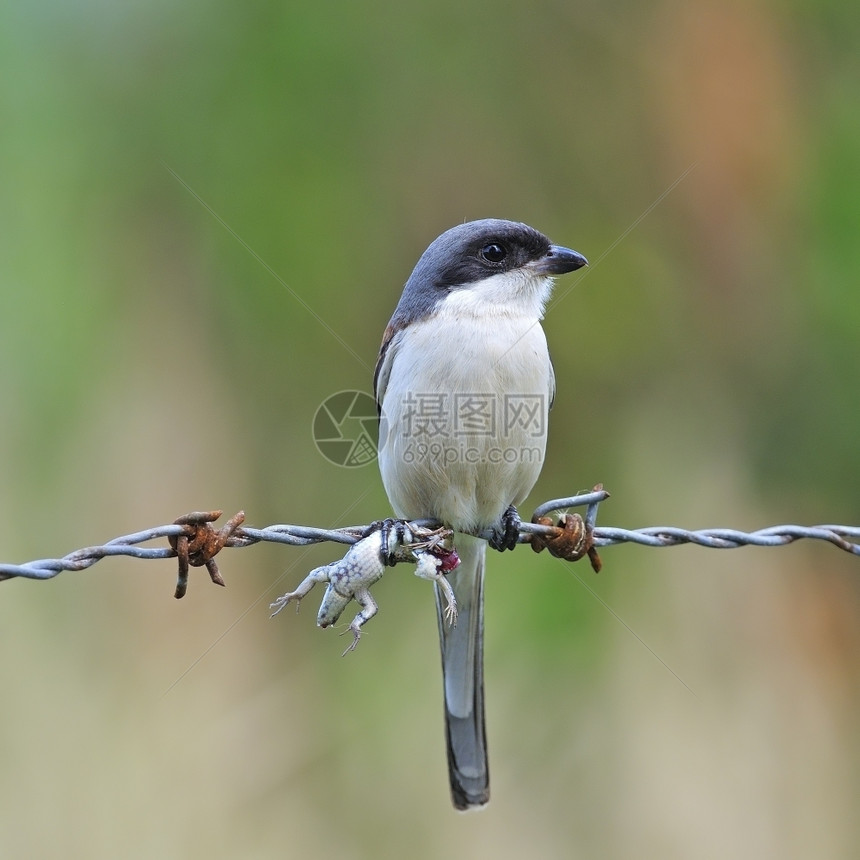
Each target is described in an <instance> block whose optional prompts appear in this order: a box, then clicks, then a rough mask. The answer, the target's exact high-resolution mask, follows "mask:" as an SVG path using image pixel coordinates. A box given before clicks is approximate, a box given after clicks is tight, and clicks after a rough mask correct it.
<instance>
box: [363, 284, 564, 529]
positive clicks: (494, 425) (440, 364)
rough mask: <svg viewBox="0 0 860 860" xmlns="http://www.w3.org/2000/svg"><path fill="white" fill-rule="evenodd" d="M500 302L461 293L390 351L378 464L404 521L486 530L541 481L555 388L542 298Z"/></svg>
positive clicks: (415, 325) (414, 326) (409, 330)
mask: <svg viewBox="0 0 860 860" xmlns="http://www.w3.org/2000/svg"><path fill="white" fill-rule="evenodd" d="M484 283H487V282H484ZM481 286H483V285H479V288H480V287H481ZM497 287H498V285H497ZM494 295H495V301H494V302H488V301H487V297H486V296H481V294H480V289H468V290H461V291H455V292H454V293H452V294H451V295H449V296H448V298H446V299H445V301H444V302H443V303H442V304H441V305H440V308H439V312H438V313H436V314H435V315H434V316H433V317H432V318H431V319H429V320H425V321H422V322H418V323H413V324H412V325H410V326H409V327H408V328H407V329H405V330H404V331H403V332H401V333H400V334H398V335H397V336H396V342H393V343H392V345H391V348H390V349H389V355H388V356H386V361H387V362H389V366H388V368H387V369H386V370H387V383H386V387H385V391H384V393H383V404H382V409H383V416H382V427H381V431H380V452H379V460H380V470H381V472H382V479H383V483H384V484H385V489H386V491H387V493H388V496H389V498H390V499H391V502H392V504H393V506H394V508H395V510H396V512H397V514H398V516H403V517H408V518H417V517H435V518H438V519H441V520H443V521H445V522H447V523H449V524H450V525H452V526H454V527H455V528H459V529H475V528H485V527H487V526H491V525H495V524H496V523H497V522H498V521H499V519H500V517H501V515H502V514H503V513H504V511H505V510H506V508H507V507H508V506H509V505H511V504H518V503H519V502H521V501H522V500H523V499H524V498H525V496H526V495H527V494H528V492H529V491H530V490H531V488H532V486H533V485H534V482H535V481H536V480H537V477H538V475H539V473H540V469H541V466H542V464H543V458H544V451H545V448H546V430H547V427H546V425H547V413H548V410H549V403H550V399H551V396H552V390H553V377H552V365H551V364H550V360H549V354H548V352H547V346H546V338H545V336H544V333H543V329H542V328H541V326H540V322H539V319H540V307H541V306H542V303H543V299H544V298H545V295H543V296H540V297H539V298H537V297H536V301H535V302H533V303H531V305H529V306H528V307H524V305H526V303H525V302H523V300H522V299H523V296H522V293H520V295H519V296H518V297H517V299H518V300H517V301H516V302H515V303H506V302H499V301H498V299H499V295H498V289H497V288H496V290H495V294H494ZM512 304H513V305H514V306H513V307H512V306H511V305H512ZM523 311H525V312H523Z"/></svg>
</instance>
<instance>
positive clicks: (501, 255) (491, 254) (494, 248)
mask: <svg viewBox="0 0 860 860" xmlns="http://www.w3.org/2000/svg"><path fill="white" fill-rule="evenodd" d="M481 256H482V257H483V258H484V259H485V260H486V261H487V262H488V263H501V262H502V260H504V259H505V257H507V256H508V252H507V249H506V248H505V246H504V245H499V244H497V243H496V242H492V243H490V244H489V245H484V247H483V248H481Z"/></svg>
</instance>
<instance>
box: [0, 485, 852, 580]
mask: <svg viewBox="0 0 860 860" xmlns="http://www.w3.org/2000/svg"><path fill="white" fill-rule="evenodd" d="M607 498H609V493H607V492H606V490H604V489H603V488H602V487H601V486H600V485H598V486H596V487H595V488H594V489H593V490H592V491H591V492H589V493H583V494H580V495H577V496H571V497H570V498H564V499H553V500H551V501H548V502H545V503H544V504H542V505H540V506H539V507H538V508H537V509H536V510H535V512H534V515H533V517H532V521H531V522H520V523H519V526H518V527H519V537H518V539H517V542H518V543H528V544H531V547H532V549H533V550H534V551H535V552H540V551H541V550H544V549H546V550H547V551H548V552H550V553H551V554H552V555H554V556H556V557H557V558H561V559H566V560H568V561H577V560H579V559H581V558H584V557H585V556H588V558H589V560H590V562H591V566H592V568H593V569H594V570H595V571H598V570H600V557H599V556H598V554H597V550H598V549H602V548H603V547H606V546H613V545H615V544H620V543H635V544H639V545H641V546H649V547H668V546H678V545H680V544H689V543H691V544H696V545H697V546H702V547H708V548H710V549H737V548H738V547H742V546H760V547H765V546H768V547H771V546H785V545H786V544H790V543H793V542H794V541H796V540H801V539H803V538H807V539H812V540H817V541H825V542H828V543H830V544H832V545H833V546H835V547H838V548H839V549H841V550H844V551H845V552H848V553H851V554H852V555H856V556H860V526H844V525H820V526H798V525H781V526H771V527H770V528H765V529H759V530H758V531H754V532H742V531H738V530H736V529H727V528H712V529H699V530H697V531H689V530H687V529H681V528H677V527H675V526H649V527H647V528H639V529H622V528H615V527H613V526H598V525H597V524H596V520H597V508H598V505H599V504H600V503H601V502H602V501H604V500H605V499H607ZM582 507H584V508H585V509H586V510H585V516H581V515H579V514H575V513H568V509H570V508H582ZM220 516H221V511H203V512H200V511H197V512H193V513H190V514H185V516H182V517H179V519H177V520H176V521H175V522H174V523H172V524H170V525H164V526H156V527H155V528H151V529H147V530H145V531H141V532H136V533H134V534H130V535H125V536H124V537H118V538H114V539H113V540H111V541H108V542H107V543H105V544H104V545H102V546H89V547H85V548H84V549H79V550H75V551H74V552H72V553H69V554H68V555H66V556H63V557H62V558H43V559H39V560H36V561H30V562H26V563H24V564H3V563H0V580H4V579H12V578H14V577H20V578H24V579H40V580H43V579H52V578H53V577H55V576H57V574H59V573H63V572H64V571H78V570H85V569H86V568H89V567H92V565H94V564H95V563H96V562H97V561H99V560H101V559H103V558H106V557H107V556H115V555H124V556H131V557H132V558H147V559H152V558H161V559H168V558H177V559H178V560H179V577H178V580H177V583H176V591H175V596H176V597H182V596H183V595H184V594H185V592H186V590H187V588H188V571H189V568H191V567H206V569H207V571H208V572H209V576H210V578H211V579H212V582H214V583H216V584H217V585H223V584H224V580H223V578H222V577H221V574H220V572H219V570H218V566H217V564H216V563H215V556H216V555H217V554H218V553H219V552H220V551H221V550H222V549H223V548H224V547H236V548H238V547H246V546H250V545H251V544H255V543H260V542H261V541H266V542H270V543H284V544H287V545H289V546H308V545H309V544H314V543H321V542H323V541H333V542H335V543H341V544H354V543H356V542H358V541H359V540H361V539H362V538H363V537H365V536H366V535H367V529H368V526H366V525H360V526H348V527H345V528H339V529H321V528H314V527H312V526H299V525H272V526H267V527H266V528H263V529H256V528H251V527H250V526H245V525H243V523H244V520H245V515H244V513H242V512H239V513H238V514H236V515H235V516H234V517H232V518H231V519H230V520H229V521H228V522H227V523H226V524H225V525H224V526H223V527H222V528H221V529H216V528H215V527H214V526H213V523H214V522H215V521H216V520H217V519H218V518H219V517H220ZM412 525H414V526H422V527H430V528H433V527H436V526H438V525H439V523H434V522H432V521H429V520H419V521H417V522H415V523H412ZM477 536H478V537H482V538H484V539H487V540H489V539H492V538H493V537H494V535H493V533H492V531H487V532H481V533H480V534H478V535H477ZM165 538H166V539H167V542H168V543H169V546H164V545H162V546H140V544H144V543H146V542H148V541H153V540H158V539H161V540H164V539H165Z"/></svg>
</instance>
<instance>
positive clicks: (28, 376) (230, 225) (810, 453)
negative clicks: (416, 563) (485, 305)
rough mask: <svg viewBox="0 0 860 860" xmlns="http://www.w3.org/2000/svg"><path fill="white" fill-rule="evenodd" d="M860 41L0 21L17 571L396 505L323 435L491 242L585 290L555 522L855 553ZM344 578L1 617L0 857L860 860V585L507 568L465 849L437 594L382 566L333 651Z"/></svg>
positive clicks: (699, 20) (616, 31)
mask: <svg viewBox="0 0 860 860" xmlns="http://www.w3.org/2000/svg"><path fill="white" fill-rule="evenodd" d="M858 40H860V16H858V14H857V8H856V4H855V3H852V2H847V0H824V2H821V0H815V2H811V0H795V2H788V3H782V4H777V3H766V2H752V3H749V2H740V0H738V2H728V3H717V2H694V3H679V2H671V0H665V2H649V3H634V2H629V0H628V2H624V0H622V2H619V3H613V4H605V3H599V2H596V0H583V2H579V3H561V2H549V0H539V2H531V3H507V2H505V3H497V4H489V3H479V2H475V0H457V2H456V3H455V2H448V0H440V2H434V3H403V2H390V1H389V2H385V0H379V2H369V3H348V2H343V0H322V2H316V3H300V2H296V3H279V4H272V3H263V2H256V0H251V2H247V3H243V4H238V3H226V2H203V0H200V2H194V0H183V2H178V3H172V2H166V0H160V2H158V0H156V2H149V3H143V2H128V3H123V4H109V3H105V2H95V0H90V2H74V3H60V2H53V3H52V2H31V3H27V4H25V3H20V2H19V3H14V2H13V3H12V4H5V5H4V6H3V7H2V11H0V299H2V308H0V403H2V413H0V559H2V560H3V561H7V562H21V561H26V560H29V559H34V558H42V557H50V556H56V555H62V554H64V553H66V552H69V551H71V550H73V549H76V548H78V547H81V546H86V545H90V544H95V543H101V542H103V541H105V540H107V539H109V538H112V537H115V536H117V535H122V534H127V533H129V532H132V531H136V530H139V529H142V528H144V527H148V526H152V525H158V524H161V523H164V522H168V521H171V520H173V519H174V518H175V517H176V516H178V515H180V514H182V513H185V512H186V511H189V510H194V509H208V508H216V507H217V508H223V509H224V510H225V511H226V512H227V513H228V514H231V513H233V512H234V511H236V510H238V509H240V508H242V509H244V510H245V511H246V512H247V516H248V522H249V523H250V524H253V525H256V526H262V525H267V524H269V523H273V522H288V523H305V524H314V525H343V524H350V523H358V522H368V521H370V520H372V519H375V518H378V517H381V516H384V515H386V514H387V513H388V511H389V509H388V506H387V502H386V499H385V496H384V494H383V491H382V488H381V483H380V481H379V478H378V475H377V471H376V467H375V466H374V465H371V466H368V467H366V468H363V469H354V470H346V469H342V468H338V467H336V466H334V465H332V464H330V463H328V462H327V461H326V460H324V459H323V458H322V457H321V456H320V455H319V454H318V453H317V452H316V450H315V448H314V444H313V440H312V438H311V432H310V427H311V422H312V419H313V415H314V412H315V410H316V408H317V406H318V405H319V404H320V403H321V402H322V401H323V400H324V399H325V398H326V397H327V396H328V395H330V394H332V393H334V392H337V391H340V390H343V389H357V390H369V389H370V386H371V375H372V368H373V363H374V361H375V358H376V350H377V347H378V344H379V339H380V337H381V333H382V330H383V328H384V326H385V323H386V322H387V320H388V317H389V315H390V313H391V311H392V309H393V307H394V304H395V302H396V300H397V298H398V296H399V293H400V289H401V286H402V284H403V282H404V281H405V279H406V277H407V276H408V274H409V272H410V270H411V267H412V265H413V264H414V262H415V261H416V260H417V258H418V256H419V254H420V253H421V252H422V251H423V250H424V248H425V247H426V245H427V244H428V243H429V242H430V241H431V240H432V239H433V238H434V237H435V236H436V235H437V234H438V233H440V232H441V231H442V230H444V229H446V228H447V227H449V226H451V225H453V224H455V223H458V222H461V221H463V220H468V219H472V218H480V217H487V216H493V217H504V218H513V219H517V220H523V221H526V222H528V223H531V224H533V225H534V226H536V227H538V228H540V229H542V230H543V231H544V232H546V233H547V234H548V235H549V236H550V237H551V238H552V239H553V240H554V241H556V242H559V243H562V244H567V245H570V246H571V247H574V248H576V249H577V250H579V251H581V252H582V253H584V254H585V255H586V256H588V257H589V259H590V260H591V262H592V265H591V267H590V268H589V269H588V270H586V271H585V272H584V273H578V274H576V275H572V276H567V277H565V278H563V279H561V280H560V281H559V284H558V286H557V288H556V293H555V296H556V298H555V301H554V302H553V305H552V307H551V309H550V311H549V313H548V316H547V320H546V329H547V336H548V339H549V342H550V348H551V351H552V353H553V358H554V361H555V368H556V375H557V378H558V397H557V400H556V406H555V409H554V412H553V415H552V419H551V427H550V449H549V462H548V464H547V466H546V468H545V470H544V474H543V476H542V478H541V480H540V481H539V483H538V485H537V487H536V489H535V493H534V494H533V497H532V499H531V500H530V503H531V502H533V503H537V502H539V501H542V500H545V499H548V498H552V497H556V496H560V495H568V494H571V493H573V492H576V491H578V490H583V489H587V488H590V487H591V486H592V485H593V484H595V483H596V482H598V481H602V482H603V483H604V484H605V485H606V487H607V488H608V489H609V490H610V491H611V492H612V499H611V500H610V501H609V502H607V503H606V504H605V505H604V506H603V507H602V510H601V522H602V523H603V524H605V525H620V526H630V527H634V526H642V525H679V526H686V527H691V528H692V527H705V526H720V525H721V526H731V527H738V528H745V529H748V528H757V527H761V526H765V525H771V524H776V523H783V522H800V523H808V524H811V523H820V522H841V523H849V524H851V523H854V524H857V523H858V522H860V505H858V489H860V488H858V474H860V448H858V444H857V432H858V427H860V412H858V388H860V361H858V357H860V349H858V327H859V326H860V295H858V290H857V287H858V275H860V205H859V204H858V200H860V104H858V96H857V92H858V91H857V81H858V79H860V59H858V58H860V54H858V51H857V46H858ZM691 168H692V169H691ZM176 177H179V178H180V179H177V178H176ZM682 177H683V178H682ZM679 179H680V181H678V180H679ZM180 180H181V181H180ZM189 189H191V191H190V190H189ZM670 189H671V190H670ZM192 191H193V193H192ZM667 191H668V192H669V193H666V192H667ZM201 201H202V202H201ZM237 237H240V239H241V241H240V240H239V239H238V238H237ZM243 243H245V244H243ZM245 245H247V247H246V246H245ZM248 248H250V249H252V250H253V253H251V252H249V250H248ZM272 272H274V273H276V274H277V277H274V276H273V274H272ZM309 309H310V310H309ZM320 319H321V320H322V321H324V324H322V323H321V322H320ZM332 332H334V333H336V336H333V334H332ZM526 508H527V510H530V508H529V507H528V506H526ZM336 555H337V552H336V550H335V549H334V548H333V547H331V546H324V547H318V548H314V549H312V550H299V549H289V548H285V547H273V546H258V547H254V548H250V549H245V550H242V551H241V552H239V551H230V552H227V553H226V554H225V555H223V556H222V557H221V568H222V571H223V573H224V575H225V577H226V579H227V583H228V587H227V588H226V589H217V588H213V587H212V586H211V585H210V584H209V583H208V579H207V578H206V575H205V572H202V571H195V572H194V576H193V578H192V582H191V586H190V589H189V594H188V597H187V598H186V599H185V600H183V601H174V600H173V598H172V591H173V586H174V578H175V565H174V564H173V563H171V562H166V561H165V562H141V561H133V560H129V559H116V560H109V561H105V562H102V563H101V564H99V565H98V566H97V567H95V568H94V569H92V570H91V571H88V572H85V573H79V574H68V575H65V576H61V577H60V578H58V579H56V580H53V581H51V582H49V583H34V582H26V581H11V582H5V583H2V584H0V652H2V654H3V659H2V661H0V666H2V668H0V691H2V692H0V696H2V700H0V856H3V857H10V858H11V857H33V856H46V857H47V856H50V857H74V858H78V857H81V858H83V857H86V858H114V857H117V856H123V857H134V858H137V857H141V858H143V857H155V856H157V857H164V858H197V857H207V858H212V857H218V858H220V857H224V858H226V857H261V858H262V857H275V856H288V857H292V856H297V857H298V856H302V857H331V856H338V857H392V858H394V857H398V858H399V857H404V856H409V857H416V858H421V857H439V856H442V855H443V854H444V855H445V856H450V857H477V856H494V857H500V858H503V857H522V856H533V857H630V856H636V857H645V858H690V857H695V858H718V857H719V858H723V857H729V856H731V857H735V858H808V857H812V856H815V857H817V858H843V857H845V858H847V857H853V856H856V853H855V852H856V845H857V842H858V837H860V832H858V830H860V828H858V825H857V823H856V801H857V799H858V792H860V759H858V752H860V750H859V749H858V727H857V718H856V714H857V708H858V693H860V689H858V679H860V590H858V582H860V560H858V559H856V558H851V557H849V556H847V555H843V554H841V553H840V552H839V551H838V550H836V549H834V548H832V547H829V546H826V545H821V546H814V545H802V544H796V545H794V546H792V547H789V548H782V549H770V550H763V549H744V550H737V551H734V552H715V551H709V550H705V549H698V548H691V547H688V548H678V549H672V550H660V551H655V550H648V549H643V548H636V547H620V548H614V549H607V550H606V551H605V552H604V553H603V559H604V572H603V573H601V575H600V576H599V577H595V576H594V575H593V574H592V573H591V572H590V570H588V568H587V567H586V566H585V565H577V566H576V567H571V566H566V565H564V564H563V563H560V562H557V561H555V560H553V559H551V558H549V557H547V556H545V555H542V556H533V555H532V554H531V553H528V552H526V551H525V550H521V551H518V552H517V553H516V554H513V555H510V556H505V557H502V556H498V557H497V556H494V557H492V558H491V563H492V568H491V570H490V576H489V584H488V589H487V591H488V596H487V600H488V608H487V657H486V661H487V669H486V675H487V679H486V680H487V698H488V731H489V739H490V753H491V771H492V777H493V801H492V803H491V804H490V806H489V807H488V808H487V809H486V810H485V811H483V812H482V813H480V814H473V815H469V816H459V815H456V814H455V813H454V812H453V811H452V809H451V808H450V803H449V799H448V788H447V777H446V773H445V761H444V758H445V757H444V747H443V733H442V721H441V698H440V696H441V691H440V679H439V668H438V654H437V646H436V631H435V618H434V613H433V608H432V604H433V600H432V596H431V589H430V587H429V586H428V585H427V583H424V582H420V581H418V580H417V579H415V577H413V576H411V575H410V572H409V571H408V570H401V569H397V570H395V571H392V572H391V573H390V574H388V575H387V576H386V578H385V579H384V580H383V581H382V582H381V583H380V584H379V585H378V586H377V587H376V589H375V596H376V598H377V600H378V602H379V604H380V608H381V611H380V613H379V615H378V616H377V618H376V619H374V621H373V622H372V624H371V625H369V627H368V628H367V633H366V635H365V636H364V638H363V639H362V642H361V646H360V647H359V649H358V651H357V652H356V653H354V654H350V655H348V657H346V658H344V659H343V660H342V659H341V658H340V653H341V651H342V650H343V647H344V644H345V642H344V640H343V639H339V638H338V637H337V636H336V635H335V634H334V633H332V632H331V631H324V632H321V631H319V630H317V629H316V628H315V626H314V620H315V616H316V608H317V605H318V597H319V596H320V595H318V594H316V593H315V594H314V595H313V599H311V600H309V601H308V605H306V606H305V607H304V609H303V611H302V613H301V614H300V615H298V616H295V615H293V614H292V613H291V612H287V613H283V614H282V615H280V616H278V618H277V619H276V620H269V617H268V604H269V602H270V601H271V600H272V599H274V598H275V597H276V596H277V595H279V594H281V593H283V592H284V591H287V590H289V589H291V588H293V587H294V586H295V584H296V583H297V582H298V581H299V580H300V579H301V577H303V576H304V574H305V573H306V572H307V571H308V570H309V569H310V568H311V567H313V566H315V565H317V564H320V563H324V562H326V561H329V560H331V559H332V558H334V557H335V556H336ZM691 691H692V692H691Z"/></svg>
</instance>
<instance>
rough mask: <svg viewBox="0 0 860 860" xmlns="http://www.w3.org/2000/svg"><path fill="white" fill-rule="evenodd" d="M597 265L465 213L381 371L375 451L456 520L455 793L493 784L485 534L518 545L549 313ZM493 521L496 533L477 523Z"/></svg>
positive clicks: (545, 380) (404, 489)
mask: <svg viewBox="0 0 860 860" xmlns="http://www.w3.org/2000/svg"><path fill="white" fill-rule="evenodd" d="M586 265H588V261H587V260H586V259H585V257H584V256H582V254H580V253H578V252H577V251H573V250H571V249H569V248H566V247H562V246H559V245H553V244H552V243H551V242H550V240H549V239H548V238H547V237H546V236H545V235H544V234H543V233H541V232H540V231H538V230H536V229H535V228H533V227H529V226H528V225H526V224H522V223H519V222H515V221H507V220H502V219H497V218H486V219H482V220H478V221H469V222H466V223H462V224H458V225H456V226H454V227H452V228H451V229H449V230H446V231H445V232H444V233H442V234H441V235H440V236H438V237H437V238H436V239H435V240H434V241H433V242H431V244H430V245H429V246H428V248H427V250H426V251H424V253H423V254H422V255H421V257H420V258H419V260H418V262H417V264H416V265H415V268H414V270H413V271H412V274H411V275H410V276H409V278H408V279H407V281H406V284H405V286H404V288H403V293H402V295H401V297H400V300H399V302H398V303H397V305H396V307H395V310H394V313H393V315H392V317H391V320H390V321H389V323H388V326H387V327H386V329H385V333H384V335H383V339H382V345H381V348H380V351H379V357H378V360H377V363H376V369H375V372H374V393H375V397H376V401H377V407H378V410H379V421H380V424H379V445H378V455H379V457H378V459H379V468H380V473H381V477H382V482H383V486H384V487H385V491H386V493H387V495H388V499H389V502H390V503H391V505H392V508H393V509H394V512H395V514H396V515H397V516H398V517H401V518H403V519H409V520H413V519H419V518H430V519H434V520H437V521H439V522H441V523H443V524H444V525H446V526H448V527H449V528H451V529H452V530H453V532H454V544H455V547H456V550H457V552H458V554H459V557H460V565H459V567H457V568H456V569H455V570H453V571H452V572H450V573H448V579H449V581H450V584H451V586H452V587H453V591H454V594H455V597H456V604H457V610H458V619H457V623H456V625H454V626H451V625H450V624H449V623H447V620H446V617H445V608H446V603H445V601H444V599H443V595H442V594H441V593H440V590H439V588H438V587H437V589H436V607H437V616H438V620H439V636H440V645H441V651H442V678H443V692H444V717H445V729H446V732H445V738H446V747H447V754H448V772H449V782H450V789H451V800H452V802H453V805H454V807H455V808H456V809H457V810H460V811H466V810H469V809H473V808H480V807H482V806H484V805H486V804H487V803H488V801H489V797H490V777H489V765H488V759H487V743H486V731H485V713H484V678H483V674H484V669H483V659H484V658H483V631H484V606H483V605H484V569H485V555H486V548H487V544H488V543H489V545H490V546H491V547H492V548H494V549H498V550H505V549H513V548H514V546H515V545H516V542H517V537H518V534H519V522H520V521H519V517H518V515H517V511H516V505H518V504H520V503H521V502H522V501H523V500H524V499H525V497H526V496H527V495H528V493H529V492H530V490H531V489H532V487H533V486H534V484H535V482H536V481H537V478H538V475H539V474H540V471H541V466H542V464H543V459H544V453H545V450H546V438H547V421H548V413H549V409H550V406H551V405H552V401H553V398H554V396H555V375H554V372H553V366H552V362H551V361H550V357H549V352H548V349H547V342H546V337H545V335H544V331H543V328H542V327H541V324H540V323H541V320H542V318H543V314H544V309H545V306H546V303H547V301H548V300H549V297H550V293H551V290H552V285H553V279H554V277H555V276H557V275H561V274H564V273H567V272H572V271H575V270H576V269H579V268H581V267H583V266H586ZM481 531H488V532H489V533H490V534H491V538H490V539H489V541H486V540H483V539H481V538H479V537H475V536H474V535H475V534H477V533H479V532H481Z"/></svg>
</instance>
